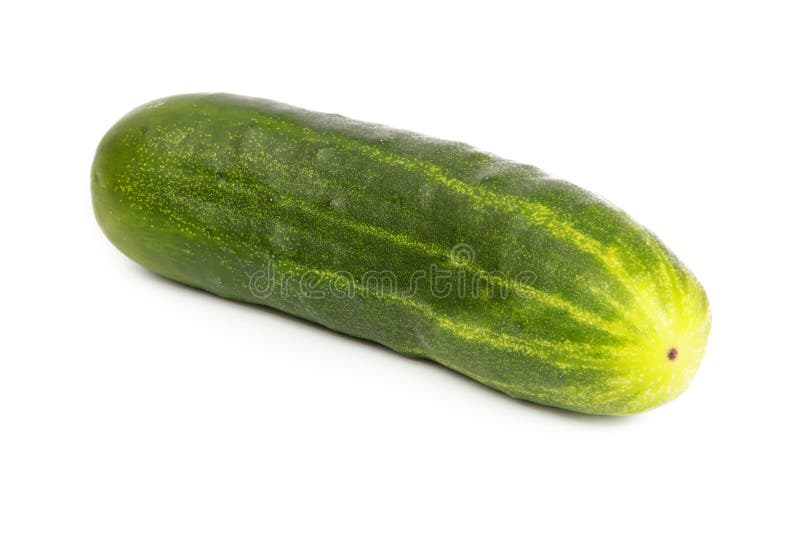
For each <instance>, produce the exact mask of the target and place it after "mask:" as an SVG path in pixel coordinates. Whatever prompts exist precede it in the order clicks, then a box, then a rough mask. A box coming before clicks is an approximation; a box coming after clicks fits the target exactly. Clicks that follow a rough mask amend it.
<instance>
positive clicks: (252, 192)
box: [92, 94, 710, 415]
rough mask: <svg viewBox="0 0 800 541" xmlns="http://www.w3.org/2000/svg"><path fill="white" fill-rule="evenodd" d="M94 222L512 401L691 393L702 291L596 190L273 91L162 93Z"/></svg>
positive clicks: (120, 139)
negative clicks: (268, 95)
mask: <svg viewBox="0 0 800 541" xmlns="http://www.w3.org/2000/svg"><path fill="white" fill-rule="evenodd" d="M92 196H93V200H94V208H95V214H96V216H97V220H98V222H99V223H100V225H101V227H102V228H103V230H104V232H105V233H106V235H107V236H108V238H109V239H110V240H111V241H112V242H113V243H114V244H115V245H116V246H117V247H118V248H119V249H120V250H121V251H122V252H124V253H125V254H127V255H128V256H129V257H131V258H132V259H133V260H135V261H137V262H139V263H141V264H142V265H144V266H145V267H147V268H149V269H151V270H153V271H155V272H157V273H159V274H161V275H163V276H166V277H168V278H171V279H174V280H177V281H180V282H183V283H186V284H189V285H192V286H195V287H198V288H201V289H204V290H207V291H210V292H212V293H215V294H217V295H220V296H223V297H228V298H232V299H238V300H243V301H247V302H253V303H258V304H264V305H267V306H272V307H274V308H277V309H279V310H282V311H284V312H288V313H290V314H294V315H296V316H299V317H302V318H305V319H308V320H311V321H314V322H317V323H320V324H322V325H324V326H326V327H329V328H331V329H334V330H337V331H340V332H343V333H347V334H350V335H354V336H358V337H361V338H366V339H369V340H374V341H376V342H379V343H381V344H384V345H386V346H388V347H390V348H392V349H394V350H396V351H399V352H402V353H404V354H407V355H412V356H420V357H426V358H429V359H433V360H435V361H437V362H439V363H441V364H443V365H445V366H448V367H450V368H452V369H453V370H456V371H458V372H461V373H463V374H466V375H467V376H469V377H471V378H474V379H476V380H478V381H480V382H482V383H484V384H486V385H488V386H490V387H493V388H495V389H499V390H501V391H503V392H505V393H507V394H509V395H511V396H513V397H517V398H523V399H526V400H531V401H534V402H538V403H542V404H548V405H553V406H558V407H561V408H566V409H570V410H575V411H580V412H585V413H594V414H610V415H625V414H630V413H636V412H639V411H643V410H645V409H648V408H651V407H654V406H656V405H658V404H661V403H663V402H665V401H667V400H670V399H672V398H674V397H676V396H677V395H679V394H680V393H681V392H682V391H683V390H684V389H685V388H686V387H687V386H688V385H689V383H690V381H691V379H692V377H693V376H694V373H695V371H696V370H697V367H698V365H699V363H700V360H701V358H702V356H703V352H704V349H705V344H706V339H707V336H708V332H709V329H710V313H709V308H708V302H707V299H706V295H705V293H704V291H703V289H702V287H701V286H700V284H699V283H698V282H697V281H696V280H695V278H694V277H693V276H692V274H691V273H690V272H689V271H688V270H687V269H686V267H685V266H683V264H681V263H680V261H678V260H677V259H676V258H675V256H674V255H673V254H672V253H671V252H669V251H668V250H667V249H666V248H665V247H664V246H663V245H662V244H661V242H660V241H659V240H658V239H656V238H655V237H654V236H653V235H652V234H651V233H649V232H648V231H647V230H645V229H644V228H642V227H641V226H639V225H638V224H636V223H634V222H633V221H632V220H631V219H630V218H629V217H628V216H627V215H626V214H625V213H623V212H621V211H620V210H618V209H616V208H614V207H611V206H610V205H608V204H607V203H605V202H603V201H601V200H600V199H598V198H596V197H595V196H593V195H592V194H590V193H588V192H586V191H584V190H582V189H580V188H578V187H576V186H574V185H572V184H569V183H566V182H563V181H560V180H554V179H551V178H548V177H547V176H546V175H545V174H544V173H542V172H541V171H540V170H538V169H536V168H535V167H531V166H527V165H520V164H516V163H513V162H509V161H506V160H503V159H500V158H497V157H496V156H492V155H490V154H486V153H484V152H480V151H477V150H475V149H473V148H471V147H469V146H466V145H464V144H460V143H452V142H447V141H440V140H434V139H430V138H426V137H423V136H420V135H416V134H413V133H408V132H403V131H397V130H393V129H389V128H386V127H384V126H377V125H373V124H365V123H361V122H356V121H353V120H349V119H346V118H344V117H341V116H338V115H327V114H321V113H315V112H311V111H306V110H302V109H297V108H294V107H290V106H287V105H284V104H280V103H277V102H273V101H268V100H259V99H252V98H244V97H239V96H231V95H225V94H214V95H186V96H176V97H172V98H167V99H164V100H159V101H156V102H152V103H149V104H147V105H144V106H142V107H140V108H139V109H136V110H135V111H133V112H131V113H130V114H128V115H127V116H126V117H124V118H123V119H122V120H120V121H119V122H118V123H117V124H116V125H115V126H114V127H113V128H111V130H110V131H109V132H108V133H107V134H106V136H105V137H104V138H103V140H102V142H101V143H100V146H99V148H98V150H97V155H96V157H95V161H94V165H93V169H92Z"/></svg>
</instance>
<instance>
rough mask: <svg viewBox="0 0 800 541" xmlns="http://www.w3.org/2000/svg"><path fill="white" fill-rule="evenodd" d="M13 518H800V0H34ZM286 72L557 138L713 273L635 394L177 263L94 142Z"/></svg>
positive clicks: (560, 529) (565, 154)
mask: <svg viewBox="0 0 800 541" xmlns="http://www.w3.org/2000/svg"><path fill="white" fill-rule="evenodd" d="M0 9H2V13H0V41H2V43H1V45H2V48H1V49H0V51H2V52H0V54H1V55H2V67H1V68H0V70H1V71H0V73H2V80H3V82H2V85H1V86H0V93H2V102H1V103H2V117H0V122H1V124H0V137H2V141H0V149H2V150H1V152H2V154H1V155H2V161H1V162H0V163H2V169H0V171H2V181H1V182H2V197H0V201H1V202H2V212H1V213H0V219H1V220H2V224H1V226H0V227H1V229H0V230H2V235H3V237H2V239H3V246H2V254H3V255H2V256H1V259H2V276H3V281H2V285H3V295H2V316H3V325H2V340H0V350H1V351H2V353H1V358H0V539H3V540H4V541H16V540H25V539H36V540H72V539H75V540H82V541H85V540H104V541H107V540H128V539H130V540H142V539H148V540H161V539H164V540H177V539H187V540H188V539H191V540H203V539H236V540H250V539H265V538H273V539H371V540H372V539H404V540H405V539H456V538H459V539H470V538H475V539H478V538H480V539H500V538H512V537H513V538H516V539H527V538H540V539H596V538H600V539H605V538H608V539H637V540H638V539H671V540H674V539H692V538H701V537H702V538H705V539H709V538H711V539H718V538H722V537H723V536H725V537H733V538H736V537H737V536H743V537H747V538H753V537H760V538H765V539H766V538H769V539H790V538H794V539H797V536H798V535H800V529H799V528H798V523H797V515H796V513H797V508H798V499H800V497H799V496H798V486H800V476H799V475H798V456H799V454H800V447H799V446H798V442H797V437H798V419H799V418H800V416H799V415H798V414H800V408H798V394H799V393H798V385H800V369H799V368H798V361H800V336H798V335H799V334H800V333H798V323H799V321H798V310H797V306H798V303H799V302H800V295H798V285H797V280H796V279H797V273H798V266H797V263H798V256H797V236H798V230H800V227H798V226H799V225H800V221H799V220H798V216H797V214H798V211H797V201H798V190H797V186H798V183H800V165H798V163H799V162H798V157H799V156H798V151H799V150H800V145H799V143H800V135H799V131H798V127H799V126H800V107H798V96H800V84H798V53H800V38H799V37H798V21H800V18H798V14H797V13H796V12H794V10H793V6H792V2H785V3H778V2H764V1H759V2H702V1H701V2H663V3H658V4H657V3H652V2H586V3H576V2H552V3H547V4H541V3H532V4H531V3H523V2H519V3H504V2H499V1H493V2H489V3H485V4H481V5H476V6H470V5H469V4H468V3H466V2H459V3H454V4H450V5H443V4H438V3H435V2H432V1H428V2H420V3H417V2H409V1H406V2H403V3H398V4H397V5H390V4H387V3H380V2H370V3H364V4H360V5H359V4H355V3H348V2H326V3H319V4H314V3H301V2H280V3H278V4H272V3H269V2H259V3H252V4H244V3H239V2H234V1H229V0H226V1H225V2H216V3H213V4H206V3H202V2H191V3H186V4H184V5H178V4H173V3H170V2H165V1H160V2H147V1H139V2H129V3H125V4H124V5H123V4H121V3H120V4H115V3H113V2H106V3H102V4H101V3H97V4H90V3H82V2H52V3H37V2H26V3H22V2H19V3H11V2H9V3H6V4H5V5H4V7H3V8H0ZM202 91H227V92H233V93H240V94H248V95H255V96H261V97H268V98H272V99H277V100H280V101H285V102H288V103H292V104H295V105H299V106H303V107H306V108H310V109H315V110H320V111H328V112H337V113H341V114H344V115H346V116H350V117H354V118H358V119H362V120H369V121H376V122H381V123H385V124H388V125H391V126H396V127H400V128H406V129H410V130H413V131H417V132H421V133H425V134H429V135H433V136H438V137H442V138H446V139H455V140H462V141H466V142H469V143H471V144H474V145H476V146H478V147H480V148H483V149H486V150H489V151H492V152H494V153H497V154H499V155H501V156H504V157H507V158H512V159H515V160H518V161H522V162H526V163H533V164H536V165H538V166H540V167H542V168H543V169H545V170H546V171H548V172H550V173H551V174H553V175H554V176H557V177H559V178H565V179H569V180H572V181H573V182H576V183H578V184H580V185H582V186H584V187H586V188H588V189H590V190H592V191H594V192H596V193H598V194H600V195H602V196H604V197H605V198H607V199H609V200H611V201H612V202H614V203H615V204H617V205H618V206H620V207H622V208H623V209H625V210H627V211H628V212H629V213H630V214H631V215H632V216H633V217H634V218H636V219H637V220H639V221H640V222H642V223H643V224H645V225H646V226H647V227H649V228H651V229H652V230H654V231H655V232H656V233H658V234H659V236H661V238H662V239H663V240H664V241H665V242H666V243H667V244H668V245H669V246H670V247H672V249H673V250H674V251H675V252H676V253H677V254H678V255H679V256H680V257H681V258H682V259H683V260H684V261H685V262H686V263H687V264H688V265H689V267H690V268H692V269H693V270H694V272H695V273H696V274H697V276H698V277H699V278H700V280H701V281H702V283H703V284H704V285H705V287H706V288H707V290H708V293H709V297H710V299H711V306H712V311H713V314H714V325H713V330H712V334H711V340H710V343H709V347H708V352H707V356H706V358H705V361H704V363H703V365H702V367H701V369H700V372H699V373H698V376H697V378H696V379H695V382H694V384H693V385H692V387H690V389H689V390H688V391H687V392H686V393H685V394H684V395H683V396H682V397H680V398H679V399H678V400H676V401H675V402H672V403H670V404H668V405H666V406H663V407H661V408H659V409H656V410H654V411H651V412H648V413H645V414H642V415H639V416H635V417H630V418H597V417H588V416H582V415H577V414H571V413H565V412H559V411H557V410H553V409H549V408H543V407H538V406H535V405H527V404H525V403H521V402H517V401H514V400H512V399H510V398H507V397H505V396H504V395H502V394H500V393H497V392H493V391H490V390H488V389H486V388H484V387H482V386H481V385H478V384H476V383H473V382H471V381H470V380H468V379H466V378H463V377H460V376H457V375H455V374H453V373H451V372H449V371H447V370H445V369H442V368H440V367H438V366H437V365H435V364H433V363H427V362H424V361H415V360H410V359H407V358H404V357H401V356H399V355H397V354H394V353H392V352H390V351H388V350H386V349H383V348H381V347H379V346H374V345H371V344H368V343H365V342H362V341H357V340H352V339H348V338H346V337H343V336H339V335H336V334H333V333H331V332H328V331H326V330H323V329H321V328H318V327H316V326H313V325H309V324H305V323H303V322H300V321H298V320H294V319H291V318H288V317H283V316H281V315H278V314H276V313H273V312H269V311H265V310H261V309H258V308H251V307H248V306H244V305H237V304H234V303H231V302H226V301H224V300H221V299H217V298H215V297H212V296H211V295H207V294H202V293H199V292H197V291H193V290H190V289H188V288H184V287H181V286H178V285H175V284H173V283H170V282H167V281H165V280H162V279H159V278H156V277H154V276H153V275H151V274H149V273H148V272H146V271H144V270H143V269H142V268H140V267H138V266H137V265H136V264H134V263H133V262H131V261H129V260H127V259H126V258H125V257H123V256H122V255H121V254H120V253H119V252H117V250H116V249H114V248H113V246H111V244H110V243H109V242H108V241H107V240H106V239H105V238H104V237H103V235H102V233H101V231H100V229H99V228H98V227H97V225H96V224H95V221H94V217H93V214H92V208H91V202H90V195H89V167H90V163H91V161H92V157H93V154H94V150H95V146H96V144H97V143H98V141H99V139H100V138H101V136H102V135H103V133H104V132H105V130H106V129H108V128H109V127H110V126H111V124H113V123H114V122H115V121H116V120H117V119H118V118H119V117H120V116H121V115H123V114H124V113H125V112H127V111H128V110H129V109H131V108H133V107H135V106H137V105H139V104H141V103H143V102H145V101H148V100H151V99H154V98H158V97H162V96H166V95H170V94H176V93H182V92H202Z"/></svg>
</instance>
